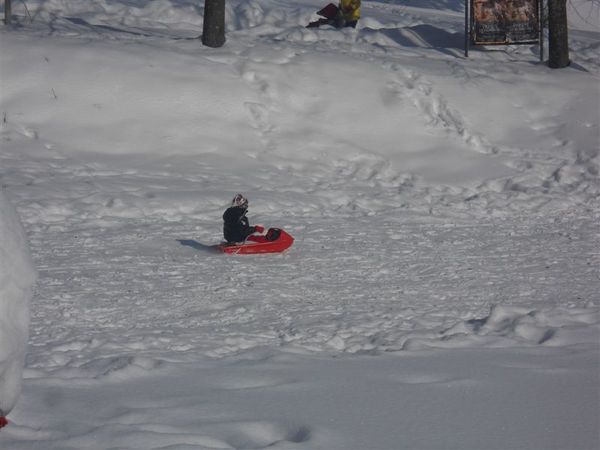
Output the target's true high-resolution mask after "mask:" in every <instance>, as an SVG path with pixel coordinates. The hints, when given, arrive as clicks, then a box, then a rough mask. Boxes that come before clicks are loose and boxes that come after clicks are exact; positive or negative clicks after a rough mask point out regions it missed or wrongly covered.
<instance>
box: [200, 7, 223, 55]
mask: <svg viewBox="0 0 600 450" xmlns="http://www.w3.org/2000/svg"><path fill="white" fill-rule="evenodd" d="M202 43H203V44H204V45H206V46H207V47H214V48H216V47H222V46H223V45H224V44H225V0H204V26H203V28H202Z"/></svg>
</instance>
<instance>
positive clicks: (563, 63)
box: [548, 0, 571, 69]
mask: <svg viewBox="0 0 600 450" xmlns="http://www.w3.org/2000/svg"><path fill="white" fill-rule="evenodd" d="M570 63H571V61H570V60H569V34H568V28H567V0H548V65H549V66H550V67H551V68H553V69H561V68H563V67H567V66H568V65H569V64H570Z"/></svg>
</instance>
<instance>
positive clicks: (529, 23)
mask: <svg viewBox="0 0 600 450" xmlns="http://www.w3.org/2000/svg"><path fill="white" fill-rule="evenodd" d="M539 1H540V0H471V14H470V16H471V24H470V25H471V26H470V31H471V33H470V34H471V42H472V43H473V44H476V45H477V44H481V45H493V44H500V45H502V44H505V45H506V44H529V43H535V42H538V41H539V39H540V17H539Z"/></svg>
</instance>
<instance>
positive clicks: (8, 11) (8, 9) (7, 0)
mask: <svg viewBox="0 0 600 450" xmlns="http://www.w3.org/2000/svg"><path fill="white" fill-rule="evenodd" d="M11 2H12V0H4V24H5V25H10V24H11V21H12V5H11Z"/></svg>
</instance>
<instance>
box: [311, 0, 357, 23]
mask: <svg viewBox="0 0 600 450" xmlns="http://www.w3.org/2000/svg"><path fill="white" fill-rule="evenodd" d="M317 14H318V15H319V16H321V17H322V19H319V20H315V21H314V22H311V23H309V24H308V25H307V26H306V28H317V27H320V26H321V25H331V26H334V27H335V28H344V27H352V28H356V24H357V23H358V19H360V0H340V3H339V5H338V6H335V5H334V4H333V3H330V4H328V5H327V6H326V7H325V8H323V9H321V10H320V11H318V12H317Z"/></svg>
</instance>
